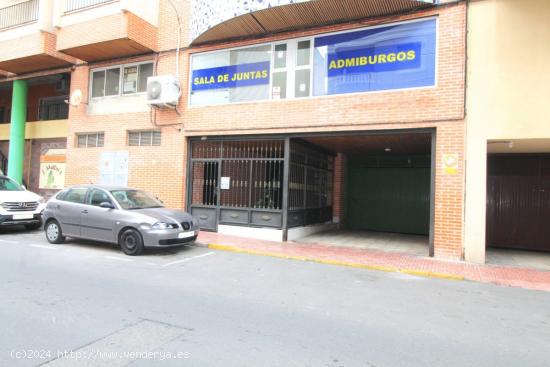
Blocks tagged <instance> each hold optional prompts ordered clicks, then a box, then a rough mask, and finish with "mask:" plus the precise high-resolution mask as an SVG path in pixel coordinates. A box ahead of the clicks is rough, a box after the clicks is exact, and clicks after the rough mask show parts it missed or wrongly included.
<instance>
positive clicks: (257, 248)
mask: <svg viewBox="0 0 550 367" xmlns="http://www.w3.org/2000/svg"><path fill="white" fill-rule="evenodd" d="M197 245H199V246H205V247H209V248H212V249H216V250H224V251H231V252H239V253H246V254H252V255H261V256H272V257H278V258H284V259H292V260H301V261H313V262H318V263H323V264H331V265H340V266H350V267H356V268H363V269H370V270H380V271H389V272H400V273H405V274H410V275H417V276H426V277H435V278H444V279H452V280H471V281H476V282H483V283H493V284H498V285H504V286H511V287H521V288H526V289H532V290H541V291H550V271H543V270H535V269H527V268H515V267H510V266H495V265H478V264H470V263H465V262H460V261H445V260H437V259H433V258H430V257H417V256H411V255H405V254H396V253H387V252H381V251H374V250H358V249H351V248H342V247H331V246H328V245H327V246H325V245H319V244H316V245H310V244H300V243H296V242H275V241H263V240H256V239H251V238H242V237H234V236H227V235H222V234H218V233H213V232H201V233H200V235H199V238H198V239H197Z"/></svg>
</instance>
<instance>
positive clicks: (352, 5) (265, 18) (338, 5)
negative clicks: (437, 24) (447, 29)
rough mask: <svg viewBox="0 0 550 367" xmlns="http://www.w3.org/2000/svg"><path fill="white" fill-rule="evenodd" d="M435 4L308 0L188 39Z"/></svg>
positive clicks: (255, 33)
mask: <svg viewBox="0 0 550 367" xmlns="http://www.w3.org/2000/svg"><path fill="white" fill-rule="evenodd" d="M433 6H435V4H434V1H417V0H340V1H334V0H311V1H305V2H299V3H294V4H288V5H281V6H275V7H271V8H267V9H263V10H258V11H255V12H251V13H246V14H243V15H240V16H237V17H234V18H231V19H229V20H226V21H225V22H222V23H220V24H217V25H215V26H213V27H211V28H210V29H208V30H207V31H205V32H204V33H202V34H201V35H199V36H198V37H197V38H195V40H194V41H193V42H192V45H200V44H205V43H213V42H224V41H230V40H236V39H246V38H252V37H259V36H264V35H268V34H273V33H279V32H286V31H293V30H300V29H304V28H310V27H317V26H323V25H329V24H337V23H345V22H350V21H354V20H359V19H365V18H374V17H380V16H388V15H395V14H402V13H407V12H411V11H416V10H421V9H427V8H430V7H433Z"/></svg>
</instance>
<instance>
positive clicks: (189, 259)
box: [162, 252, 215, 267]
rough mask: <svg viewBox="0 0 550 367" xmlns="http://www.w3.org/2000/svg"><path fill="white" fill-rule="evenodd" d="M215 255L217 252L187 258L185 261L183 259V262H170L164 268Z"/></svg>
mask: <svg viewBox="0 0 550 367" xmlns="http://www.w3.org/2000/svg"><path fill="white" fill-rule="evenodd" d="M214 254H215V252H207V253H206V254H202V255H197V256H193V257H186V258H185V259H182V260H177V261H172V262H170V263H168V264H164V265H162V266H163V267H167V266H170V265H176V264H182V263H186V262H188V261H191V260H194V259H198V258H200V257H205V256H210V255H214Z"/></svg>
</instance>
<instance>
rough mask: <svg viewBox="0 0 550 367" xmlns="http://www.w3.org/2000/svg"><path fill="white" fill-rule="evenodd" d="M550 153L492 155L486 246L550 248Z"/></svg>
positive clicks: (489, 169)
mask: <svg viewBox="0 0 550 367" xmlns="http://www.w3.org/2000/svg"><path fill="white" fill-rule="evenodd" d="M549 223H550V155H549V154H542V155H536V154H512V155H508V154H504V155H499V154H497V155H490V156H489V159H488V177H487V231H486V233H487V238H486V241H487V242H486V243H487V247H491V248H506V249H519V250H534V251H543V252H550V225H549Z"/></svg>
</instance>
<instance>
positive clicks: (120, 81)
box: [88, 60, 155, 101]
mask: <svg viewBox="0 0 550 367" xmlns="http://www.w3.org/2000/svg"><path fill="white" fill-rule="evenodd" d="M143 64H151V65H153V75H155V62H154V61H153V60H148V61H140V62H133V63H129V64H118V65H111V66H104V67H101V68H95V69H91V70H90V78H89V80H90V82H89V84H90V85H89V88H88V95H89V96H90V99H91V100H94V101H97V100H101V99H105V98H119V97H128V96H136V95H144V94H146V93H147V91H144V92H135V93H126V94H124V92H123V90H122V88H123V87H124V68H126V67H132V66H137V67H138V70H137V80H138V81H139V66H140V65H143ZM117 68H118V69H119V78H118V94H113V95H110V96H106V95H105V83H107V70H111V69H117ZM101 71H105V79H104V80H103V96H101V97H93V96H92V91H93V82H94V73H96V72H101ZM137 89H138V86H137V85H136V90H137Z"/></svg>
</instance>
